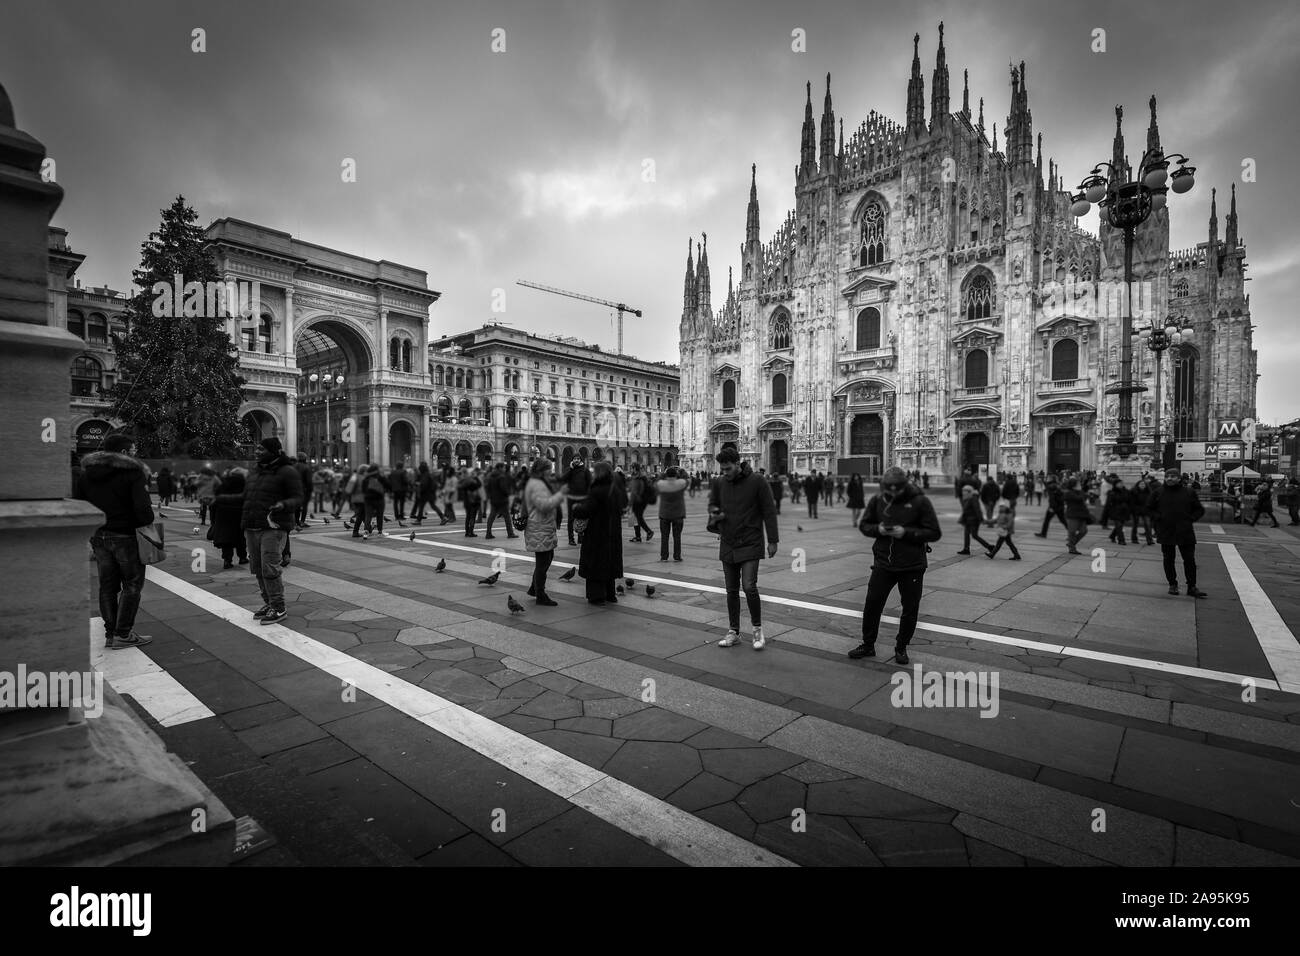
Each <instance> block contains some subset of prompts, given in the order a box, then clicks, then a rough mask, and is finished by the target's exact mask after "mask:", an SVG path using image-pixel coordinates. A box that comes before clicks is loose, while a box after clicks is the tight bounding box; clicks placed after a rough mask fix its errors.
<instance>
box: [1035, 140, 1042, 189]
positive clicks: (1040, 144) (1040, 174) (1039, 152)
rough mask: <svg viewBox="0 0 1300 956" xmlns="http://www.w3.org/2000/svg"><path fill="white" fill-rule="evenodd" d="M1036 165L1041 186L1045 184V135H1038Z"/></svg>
mask: <svg viewBox="0 0 1300 956" xmlns="http://www.w3.org/2000/svg"><path fill="white" fill-rule="evenodd" d="M1034 165H1035V166H1036V167H1037V169H1038V183H1039V185H1040V186H1041V185H1042V182H1043V134H1042V133H1039V134H1038V159H1037V160H1036V161H1035V163H1034Z"/></svg>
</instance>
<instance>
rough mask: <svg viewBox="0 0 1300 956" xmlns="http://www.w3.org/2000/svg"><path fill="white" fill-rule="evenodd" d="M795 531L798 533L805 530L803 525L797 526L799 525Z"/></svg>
mask: <svg viewBox="0 0 1300 956" xmlns="http://www.w3.org/2000/svg"><path fill="white" fill-rule="evenodd" d="M795 529H796V530H798V531H802V530H803V525H801V524H797V525H795Z"/></svg>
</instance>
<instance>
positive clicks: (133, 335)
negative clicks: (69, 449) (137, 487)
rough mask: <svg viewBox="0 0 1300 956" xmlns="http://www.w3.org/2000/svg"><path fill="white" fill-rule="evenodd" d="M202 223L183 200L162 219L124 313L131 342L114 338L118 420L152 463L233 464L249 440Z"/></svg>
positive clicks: (241, 382)
mask: <svg viewBox="0 0 1300 956" xmlns="http://www.w3.org/2000/svg"><path fill="white" fill-rule="evenodd" d="M198 218H199V216H198V213H196V212H195V211H194V210H193V209H191V208H190V207H189V206H187V205H185V197H184V196H177V197H176V201H175V202H173V203H172V204H171V206H169V207H168V208H166V209H164V210H162V223H161V224H160V225H159V227H158V231H157V232H153V233H150V234H149V238H148V239H147V240H146V241H145V242H144V244H143V245H142V246H141V251H140V268H139V269H137V270H135V272H134V273H133V275H132V279H133V281H134V284H135V286H136V288H137V291H136V293H135V294H134V295H133V296H132V297H131V300H130V303H129V304H128V306H127V309H126V317H127V321H128V325H127V333H126V335H125V336H114V339H113V348H114V351H115V352H116V353H117V366H118V370H119V376H118V382H117V383H116V384H115V385H114V386H113V389H112V392H111V393H110V394H111V396H112V398H113V402H114V405H113V412H112V414H113V416H114V417H116V418H118V419H121V420H123V421H125V422H127V425H128V428H129V429H130V430H131V432H132V433H133V434H134V435H135V436H136V444H137V446H138V449H139V453H140V454H141V455H142V456H143V457H146V458H160V457H169V456H172V455H189V456H191V457H195V458H204V457H222V456H227V455H232V454H234V453H235V451H236V448H237V446H238V445H239V443H240V442H241V441H242V440H243V437H244V434H243V432H244V429H243V426H242V425H241V424H240V421H239V406H240V404H241V403H242V402H243V395H244V392H243V386H244V381H245V380H244V379H243V378H241V377H240V376H239V374H238V372H239V359H238V348H237V347H236V345H235V343H234V342H233V341H231V338H230V336H229V335H228V334H227V331H226V318H225V315H224V310H223V309H221V308H212V304H213V297H212V296H210V295H207V294H206V292H207V290H209V289H213V288H214V287H215V285H212V284H215V283H217V282H218V280H219V278H220V277H219V276H218V274H217V268H216V264H215V263H214V262H213V261H212V258H211V256H209V255H208V253H207V252H206V251H205V249H204V244H205V239H204V235H203V229H202V227H200V226H198V225H197V221H198ZM178 281H179V283H180V285H179V286H178V285H177V282H178ZM193 283H198V285H197V286H195V285H193ZM210 283H212V284H210ZM163 287H165V288H166V291H165V292H164V291H163ZM186 287H188V289H189V290H190V291H188V292H185V294H184V296H181V295H178V294H176V293H178V292H180V291H182V290H184V289H186ZM191 292H193V293H194V294H191Z"/></svg>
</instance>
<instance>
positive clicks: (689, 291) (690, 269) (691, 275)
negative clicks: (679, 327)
mask: <svg viewBox="0 0 1300 956" xmlns="http://www.w3.org/2000/svg"><path fill="white" fill-rule="evenodd" d="M692 242H694V237H693V236H692V237H690V238H688V239H687V240H686V282H685V283H684V288H683V289H682V313H683V314H684V315H690V314H691V313H692V312H693V311H695V266H694V263H692V262H691V243H692Z"/></svg>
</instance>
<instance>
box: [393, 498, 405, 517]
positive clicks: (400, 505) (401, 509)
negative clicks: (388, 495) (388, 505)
mask: <svg viewBox="0 0 1300 956" xmlns="http://www.w3.org/2000/svg"><path fill="white" fill-rule="evenodd" d="M393 516H394V517H395V518H397V520H398V521H405V520H406V492H405V491H403V492H402V493H401V494H396V493H394V494H393Z"/></svg>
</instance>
